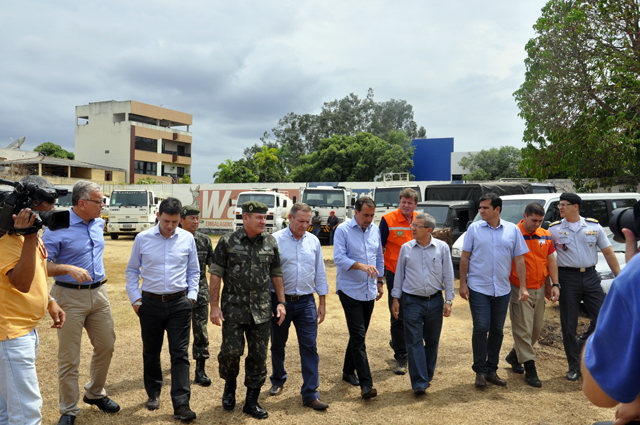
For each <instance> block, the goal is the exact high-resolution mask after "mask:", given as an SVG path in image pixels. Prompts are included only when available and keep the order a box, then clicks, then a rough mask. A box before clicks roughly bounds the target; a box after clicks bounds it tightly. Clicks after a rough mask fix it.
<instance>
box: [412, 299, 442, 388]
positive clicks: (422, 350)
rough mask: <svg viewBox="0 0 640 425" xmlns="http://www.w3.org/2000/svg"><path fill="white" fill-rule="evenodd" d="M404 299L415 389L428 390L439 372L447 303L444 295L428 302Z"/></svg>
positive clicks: (413, 386)
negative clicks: (436, 371) (439, 347)
mask: <svg viewBox="0 0 640 425" xmlns="http://www.w3.org/2000/svg"><path fill="white" fill-rule="evenodd" d="M402 298H403V301H404V331H405V336H406V339H407V355H408V364H409V378H411V388H412V389H414V390H416V389H426V388H428V387H429V382H431V380H432V379H433V374H434V372H435V370H436V362H437V360H438V345H439V344H440V332H441V331H442V314H443V312H444V299H443V298H442V295H440V296H439V297H433V298H431V299H429V300H424V299H420V298H418V297H415V296H413V295H410V294H402Z"/></svg>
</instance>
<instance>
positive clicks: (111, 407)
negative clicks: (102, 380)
mask: <svg viewBox="0 0 640 425" xmlns="http://www.w3.org/2000/svg"><path fill="white" fill-rule="evenodd" d="M82 401H84V402H85V403H87V404H93V405H94V406H98V409H100V410H102V411H103V412H105V413H116V412H119V411H120V406H118V403H116V402H115V401H113V400H111V399H110V398H109V397H102V398H97V399H90V398H87V396H84V397H83V398H82Z"/></svg>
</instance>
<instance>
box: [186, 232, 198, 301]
mask: <svg viewBox="0 0 640 425" xmlns="http://www.w3.org/2000/svg"><path fill="white" fill-rule="evenodd" d="M190 239H191V240H190V241H189V246H190V250H189V261H188V263H187V287H188V292H187V297H188V298H190V299H192V300H194V301H197V300H198V291H199V290H200V262H199V261H198V249H197V248H196V242H195V239H194V238H190Z"/></svg>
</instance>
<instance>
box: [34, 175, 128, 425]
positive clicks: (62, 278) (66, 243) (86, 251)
mask: <svg viewBox="0 0 640 425" xmlns="http://www.w3.org/2000/svg"><path fill="white" fill-rule="evenodd" d="M103 201H104V197H103V196H102V191H101V190H100V186H98V185H97V184H95V183H92V182H88V181H79V182H77V183H76V184H75V185H74V186H73V191H72V193H71V203H72V204H73V207H72V208H71V211H69V227H68V228H67V229H60V230H57V231H55V232H52V231H50V230H46V231H45V232H44V234H43V235H42V240H43V242H44V244H45V247H46V248H47V251H48V253H49V258H48V260H49V261H48V262H47V274H48V275H49V276H55V283H54V285H53V287H52V288H51V296H52V297H54V298H55V299H56V300H57V301H58V304H59V305H60V306H61V307H62V308H63V309H64V311H65V312H66V313H67V320H66V324H65V326H64V327H63V328H60V329H58V399H59V409H60V414H61V417H60V420H59V422H58V424H59V425H71V424H73V423H74V421H75V419H76V417H77V416H78V414H79V413H80V408H79V407H78V400H79V398H80V395H79V394H80V391H79V387H78V375H79V373H78V368H79V366H80V342H81V340H82V329H83V328H84V329H86V330H87V335H89V340H90V341H91V344H92V345H93V355H92V356H91V366H90V367H89V376H90V380H89V382H88V383H87V384H86V385H85V386H84V397H83V401H84V402H85V403H88V404H93V405H96V406H97V407H98V408H99V409H100V410H102V411H103V412H106V413H116V412H118V411H119V410H120V406H118V404H117V403H115V402H114V401H113V400H111V399H110V398H109V397H107V392H106V390H105V389H104V385H105V382H106V380H107V374H108V372H109V365H110V364H111V358H112V356H113V349H114V344H115V341H116V334H115V332H114V329H113V317H112V315H111V304H110V302H109V295H108V294H107V287H106V285H104V283H105V282H106V281H107V279H106V278H105V277H106V276H105V271H104V265H103V261H102V254H103V252H104V234H103V233H104V220H102V219H101V218H100V212H101V211H102V207H103V206H104V202H103Z"/></svg>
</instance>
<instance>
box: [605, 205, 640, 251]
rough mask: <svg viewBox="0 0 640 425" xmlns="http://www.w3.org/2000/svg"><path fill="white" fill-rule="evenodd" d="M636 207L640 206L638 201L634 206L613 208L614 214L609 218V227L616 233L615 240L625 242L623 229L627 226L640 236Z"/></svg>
mask: <svg viewBox="0 0 640 425" xmlns="http://www.w3.org/2000/svg"><path fill="white" fill-rule="evenodd" d="M636 207H638V203H636V205H634V207H633V208H630V207H627V208H617V209H615V210H613V214H612V215H611V219H610V220H609V228H610V229H611V231H612V232H613V234H614V237H613V240H614V241H616V242H619V243H624V241H625V238H624V233H622V229H625V228H627V229H629V230H631V231H632V232H633V234H634V235H636V238H640V233H639V232H638V230H639V229H638V227H637V226H636V219H635V217H636V214H635V213H634V210H635V209H636Z"/></svg>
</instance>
